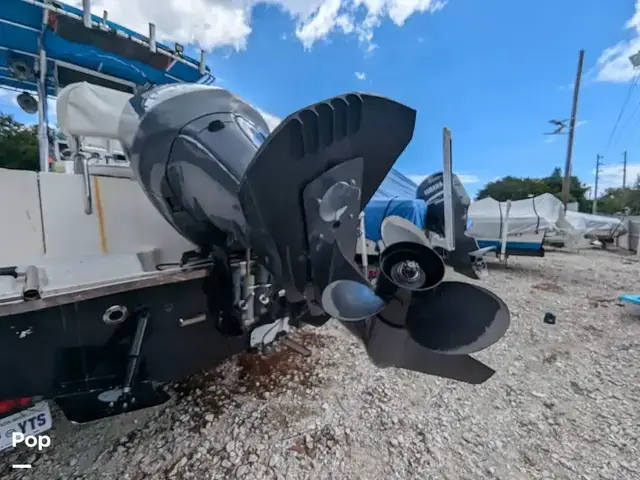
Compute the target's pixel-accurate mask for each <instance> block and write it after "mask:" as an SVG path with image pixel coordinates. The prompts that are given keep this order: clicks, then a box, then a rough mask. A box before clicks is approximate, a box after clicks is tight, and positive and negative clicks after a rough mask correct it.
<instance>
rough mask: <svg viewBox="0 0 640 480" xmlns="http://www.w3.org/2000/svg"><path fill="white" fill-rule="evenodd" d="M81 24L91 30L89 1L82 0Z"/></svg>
mask: <svg viewBox="0 0 640 480" xmlns="http://www.w3.org/2000/svg"><path fill="white" fill-rule="evenodd" d="M82 22H83V23H84V26H85V27H87V28H91V0H82Z"/></svg>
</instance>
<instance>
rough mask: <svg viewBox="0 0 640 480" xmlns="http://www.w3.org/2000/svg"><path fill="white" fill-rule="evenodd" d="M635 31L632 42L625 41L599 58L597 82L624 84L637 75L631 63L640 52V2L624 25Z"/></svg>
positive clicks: (608, 49)
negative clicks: (632, 57)
mask: <svg viewBox="0 0 640 480" xmlns="http://www.w3.org/2000/svg"><path fill="white" fill-rule="evenodd" d="M624 28H625V29H627V30H632V31H633V37H632V38H631V39H630V40H623V41H621V42H618V43H617V44H616V45H614V46H612V47H609V48H607V49H606V50H604V51H603V52H602V53H601V54H600V58H598V61H597V64H596V68H597V72H598V73H597V77H596V78H597V80H599V81H602V82H616V83H624V82H628V81H629V80H631V79H632V78H633V77H634V75H635V74H636V73H637V70H634V68H633V65H631V62H630V61H629V57H630V56H631V55H635V54H636V53H638V51H640V0H636V3H635V10H634V13H633V16H632V17H631V18H630V19H629V20H627V22H626V23H625V25H624Z"/></svg>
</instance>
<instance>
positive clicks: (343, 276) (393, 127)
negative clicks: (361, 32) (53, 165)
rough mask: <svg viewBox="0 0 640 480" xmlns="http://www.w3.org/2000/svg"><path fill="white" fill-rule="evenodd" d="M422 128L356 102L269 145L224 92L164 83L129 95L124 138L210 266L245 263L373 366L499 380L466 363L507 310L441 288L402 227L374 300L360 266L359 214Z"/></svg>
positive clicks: (310, 118) (159, 199) (315, 111)
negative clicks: (344, 336) (328, 324)
mask: <svg viewBox="0 0 640 480" xmlns="http://www.w3.org/2000/svg"><path fill="white" fill-rule="evenodd" d="M415 116H416V112H415V111H414V110H412V109H411V108H409V107H406V106H404V105H401V104H399V103H396V102H394V101H392V100H389V99H386V98H383V97H379V96H376V95H371V94H364V93H348V94H344V95H339V96H336V97H333V98H330V99H327V100H325V101H322V102H319V103H316V104H314V105H311V106H308V107H306V108H303V109H302V110H299V111H297V112H295V113H293V114H291V115H289V116H288V117H287V118H286V119H284V120H283V121H282V123H281V124H280V125H279V126H278V127H277V128H276V129H275V130H274V131H273V132H272V133H271V134H270V135H267V131H268V130H267V125H266V124H265V122H264V120H263V118H262V117H261V115H260V114H259V113H258V111H257V110H255V109H254V108H253V107H251V106H250V105H249V104H247V103H246V102H244V101H242V100H241V99H239V98H238V97H236V96H235V95H233V94H232V93H230V92H229V91H227V90H224V89H221V88H216V87H210V86H202V85H170V86H163V87H157V88H154V89H151V90H150V91H147V92H144V93H142V94H139V95H137V96H136V97H134V98H133V99H132V100H131V102H130V106H129V107H127V108H126V109H125V112H124V115H123V118H122V122H121V125H120V131H121V137H122V141H123V144H124V147H125V149H126V151H127V154H128V155H129V158H130V160H131V164H132V167H133V169H134V172H135V173H136V175H137V179H138V181H139V182H140V184H141V186H142V188H143V189H144V191H145V192H146V194H147V196H148V197H149V199H150V200H151V201H152V202H153V204H154V205H155V206H156V208H157V209H158V210H159V211H160V212H161V213H162V214H163V215H164V217H165V218H166V219H167V220H168V221H169V222H170V223H171V224H172V225H173V226H174V227H175V228H176V230H178V231H179V232H180V233H181V234H182V235H184V236H185V237H186V238H188V239H189V240H191V241H192V242H193V243H195V244H196V245H198V247H199V250H200V252H201V254H202V255H205V254H215V252H219V253H218V254H217V256H215V255H214V257H215V258H217V261H218V262H219V263H222V264H223V265H228V257H229V256H230V255H232V254H233V252H235V251H242V252H244V254H246V257H245V258H246V265H247V268H248V265H249V263H250V262H251V261H255V263H256V264H257V265H259V266H260V268H261V269H263V273H264V272H266V274H267V277H268V278H266V279H265V285H266V284H268V285H273V286H274V287H276V288H275V292H278V294H277V296H278V297H279V302H280V303H279V305H280V306H282V307H283V308H286V309H287V311H288V312H290V313H289V315H290V316H291V317H292V318H293V317H297V318H298V319H302V321H304V322H307V323H311V324H314V325H320V324H322V323H324V322H325V321H327V320H328V319H329V318H330V317H334V318H336V319H337V320H339V321H341V322H342V323H343V324H344V325H345V326H346V327H347V328H348V329H349V330H350V331H351V332H352V333H354V334H355V335H356V336H358V337H359V338H361V339H362V341H363V342H364V344H365V346H366V348H367V351H368V353H369V355H370V357H371V358H372V360H373V361H374V362H375V363H376V364H377V365H379V366H383V367H387V366H397V367H400V368H406V369H409V370H415V371H419V372H423V373H428V374H432V375H439V376H443V377H448V378H454V379H457V380H461V381H466V382H470V383H480V382H482V381H484V380H486V379H487V378H489V377H490V376H491V375H492V373H493V370H491V369H490V368H489V367H487V366H485V365H483V364H482V363H480V362H478V361H476V360H474V359H473V358H471V357H469V356H468V354H469V353H472V352H475V351H478V350H481V349H483V348H486V347H487V346H489V345H490V344H492V343H493V342H495V341H497V340H498V339H499V338H500V337H501V336H502V335H503V334H504V333H505V331H506V329H507V328H508V325H509V311H508V309H507V307H506V305H505V304H504V302H502V301H501V300H500V299H499V298H498V297H496V296H495V295H494V294H492V293H491V292H489V291H487V290H485V289H482V288H479V287H476V286H473V285H470V284H466V283H460V282H445V281H443V277H444V265H443V263H442V260H441V258H440V256H439V255H438V254H437V253H436V252H435V251H434V250H433V249H431V248H430V246H429V243H428V240H427V239H426V237H425V236H424V234H422V232H420V231H417V232H416V230H417V229H416V228H415V227H413V229H412V228H411V227H410V226H409V227H407V226H406V225H404V224H402V223H394V222H387V223H386V224H385V226H384V231H383V239H384V240H385V243H386V244H387V245H390V246H389V247H387V248H386V250H385V251H384V253H383V258H382V260H381V275H380V278H379V279H378V281H377V284H376V286H375V288H374V287H373V286H372V285H371V284H370V283H369V281H368V279H367V278H366V277H365V276H364V275H363V273H362V272H361V271H360V269H359V268H358V267H357V265H356V263H355V252H356V241H357V228H358V214H359V213H360V212H361V211H362V210H363V208H364V206H365V205H366V204H367V203H368V202H369V200H370V199H371V197H372V195H373V194H374V192H375V191H376V189H377V188H378V186H379V185H380V183H381V182H382V180H383V179H384V178H385V176H386V175H387V173H388V172H389V170H390V169H391V167H392V166H393V164H394V162H395V161H396V159H397V158H398V157H399V155H400V154H401V153H402V152H403V150H404V149H405V148H406V146H407V145H408V143H409V142H410V140H411V138H412V135H413V129H414V125H415ZM220 252H222V253H220ZM247 252H248V254H247ZM252 259H255V260H252ZM263 273H261V275H262V274H263ZM220 278H227V277H226V276H225V275H222V277H220ZM221 286H222V287H224V285H222V284H221V283H220V282H219V283H218V284H217V287H221ZM225 288H226V287H225ZM225 295H233V293H232V292H228V291H227V292H226V293H225ZM210 310H212V311H211V312H210V313H211V314H215V313H217V312H219V311H220V310H219V305H217V304H216V305H214V306H212V307H211V308H210ZM215 310H217V311H215Z"/></svg>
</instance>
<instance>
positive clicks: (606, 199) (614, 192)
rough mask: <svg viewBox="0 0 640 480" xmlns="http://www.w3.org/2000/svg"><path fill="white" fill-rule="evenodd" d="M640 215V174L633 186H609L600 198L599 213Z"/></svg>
mask: <svg viewBox="0 0 640 480" xmlns="http://www.w3.org/2000/svg"><path fill="white" fill-rule="evenodd" d="M627 209H628V211H629V214H631V215H640V175H639V176H638V178H636V181H635V183H634V185H633V187H631V188H609V189H607V190H606V191H605V192H604V195H602V196H601V197H599V198H598V212H599V213H608V214H615V213H624V212H625V211H626V210H627Z"/></svg>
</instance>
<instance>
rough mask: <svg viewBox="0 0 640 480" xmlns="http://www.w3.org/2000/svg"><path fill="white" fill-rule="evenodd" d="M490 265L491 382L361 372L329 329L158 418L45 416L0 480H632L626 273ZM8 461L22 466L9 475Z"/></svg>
mask: <svg viewBox="0 0 640 480" xmlns="http://www.w3.org/2000/svg"><path fill="white" fill-rule="evenodd" d="M490 268H491V277H490V278H489V279H488V280H487V281H486V282H484V283H485V284H488V286H489V288H491V289H493V290H494V291H496V292H497V293H498V294H500V295H502V297H503V298H504V300H505V301H506V302H507V304H508V305H509V307H510V310H511V313H512V326H511V328H510V330H509V332H508V333H507V335H506V336H505V338H504V339H502V340H501V341H500V342H499V343H497V344H496V345H494V346H493V347H491V348H490V349H488V350H486V351H484V352H481V353H480V354H478V355H477V357H478V358H479V359H481V360H483V361H485V362H487V363H488V364H489V365H491V366H493V367H494V368H496V369H497V371H498V373H497V374H496V375H495V376H494V377H493V378H492V379H491V380H489V381H488V382H487V383H485V384H483V385H480V386H476V387H473V386H469V385H464V384H461V383H456V382H453V381H448V380H443V379H438V378H433V377H427V376H422V375H418V374H414V373H410V372H405V371H400V370H394V369H387V370H380V369H376V368H375V367H373V366H372V365H371V364H370V363H369V360H368V358H367V356H366V354H365V353H364V351H363V348H362V347H361V346H360V345H359V343H358V342H357V341H356V339H355V338H352V337H351V336H350V335H349V334H347V333H346V332H345V331H343V330H342V329H341V327H340V326H339V325H330V326H325V327H324V328H322V329H318V330H312V331H310V333H305V334H304V337H305V339H304V341H305V343H306V344H307V345H309V346H311V348H312V350H313V355H312V357H311V358H310V359H305V358H302V357H300V356H298V355H297V354H295V353H292V352H290V351H289V350H279V351H278V352H277V353H276V354H273V355H272V358H270V359H259V358H257V356H255V355H253V356H252V355H248V354H246V355H243V356H241V358H239V359H234V360H233V361H230V362H228V363H226V364H225V365H223V366H221V367H220V368H218V369H217V370H216V371H215V372H212V373H209V374H207V375H204V376H203V375H201V376H197V377H194V378H192V379H190V380H189V381H188V382H185V383H183V384H181V385H179V386H178V394H177V395H176V397H175V398H174V400H172V401H171V402H170V403H169V404H167V405H164V406H162V407H159V408H158V409H154V410H147V411H144V412H136V413H133V414H129V415H126V416H122V417H119V418H116V419H112V420H105V421H101V422H99V423H96V424H92V425H85V426H75V425H70V424H69V423H68V422H66V421H65V420H64V419H61V418H57V419H56V427H55V430H54V431H53V434H52V435H53V438H52V443H53V445H52V447H50V449H49V450H47V451H46V452H45V453H43V454H39V455H34V454H32V453H31V452H29V451H27V450H26V449H20V450H16V451H13V452H5V453H3V454H0V458H1V460H2V462H1V463H0V477H2V478H6V479H17V478H24V479H27V478H28V479H34V480H36V479H37V480H49V479H52V480H53V479H63V478H64V479H72V478H76V479H80V478H82V479H87V480H89V479H91V480H93V479H105V480H106V479H108V480H111V479H113V480H116V479H117V480H139V479H147V478H148V479H163V478H169V479H197V480H201V479H202V480H208V479H217V478H220V479H223V478H237V477H243V478H248V479H263V478H264V479H287V480H291V479H307V478H313V479H324V478H327V479H330V478H335V479H338V478H349V479H358V478H362V479H368V480H372V479H385V480H386V479H393V478H397V479H409V478H421V479H431V478H433V479H441V478H442V479H470V480H479V479H484V478H487V479H489V478H490V479H504V480H517V479H524V480H530V479H538V478H540V479H552V478H557V479H572V480H573V479H585V480H586V479H593V480H595V479H620V480H630V479H632V478H640V474H639V473H638V472H640V443H639V437H640V321H638V320H633V319H631V318H629V317H626V316H625V315H624V313H623V310H622V308H621V307H620V306H618V305H616V303H617V300H616V299H617V295H618V294H619V293H621V292H623V291H634V290H636V291H637V290H638V289H640V285H639V282H638V278H639V273H640V263H638V262H637V261H636V260H635V259H634V258H633V257H629V256H626V257H625V256H622V255H620V254H615V253H612V252H601V251H586V252H581V253H580V254H572V253H566V252H550V253H548V254H547V256H546V258H543V259H539V258H510V259H509V266H508V267H507V268H504V267H502V266H501V265H499V264H497V262H496V261H495V260H490ZM547 311H550V312H553V313H554V314H555V315H556V317H557V323H556V324H555V325H548V324H545V323H543V320H542V319H543V316H544V314H545V312H547ZM305 331H306V330H305ZM17 462H33V463H34V468H33V469H32V470H29V471H21V472H16V471H11V470H10V469H9V468H8V465H9V464H11V463H17ZM2 469H4V470H2Z"/></svg>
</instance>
